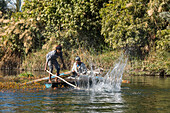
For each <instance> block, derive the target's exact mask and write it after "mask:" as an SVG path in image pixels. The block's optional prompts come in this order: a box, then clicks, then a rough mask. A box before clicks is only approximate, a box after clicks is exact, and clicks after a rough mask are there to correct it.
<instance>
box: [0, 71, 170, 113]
mask: <svg viewBox="0 0 170 113" xmlns="http://www.w3.org/2000/svg"><path fill="white" fill-rule="evenodd" d="M1 74H2V73H1ZM9 76H10V75H9ZM123 79H125V80H129V81H130V82H131V83H123V84H122V85H121V89H120V91H115V92H94V91H92V90H76V89H60V90H59V89H43V90H39V91H29V90H27V91H20V90H18V91H15V92H13V91H5V92H0V112H16V113H20V112H48V113H52V112H67V113H72V112H77V113H80V112H85V113H88V112H89V113H99V112H101V113H103V112H108V113H109V112H110V113H168V112H169V111H170V78H159V77H150V76H123ZM42 87H43V86H42Z"/></svg>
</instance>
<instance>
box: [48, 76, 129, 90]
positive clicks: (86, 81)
mask: <svg viewBox="0 0 170 113" xmlns="http://www.w3.org/2000/svg"><path fill="white" fill-rule="evenodd" d="M65 80H66V81H68V82H69V83H71V84H73V85H75V86H77V85H78V86H84V87H88V85H89V87H91V85H92V79H91V77H89V78H88V75H82V76H80V77H78V78H74V77H70V78H66V79H65ZM101 80H103V77H98V76H96V77H95V82H98V81H101ZM122 83H130V82H129V81H128V80H122ZM45 87H46V88H71V86H70V85H68V84H67V83H65V82H63V81H58V82H53V83H45Z"/></svg>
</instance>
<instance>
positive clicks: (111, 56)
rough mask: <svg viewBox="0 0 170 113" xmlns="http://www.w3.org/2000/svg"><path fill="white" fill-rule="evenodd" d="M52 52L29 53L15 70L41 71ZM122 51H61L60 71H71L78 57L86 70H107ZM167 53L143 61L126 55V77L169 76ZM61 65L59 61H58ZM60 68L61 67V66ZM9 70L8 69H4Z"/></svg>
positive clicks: (154, 53) (49, 49) (153, 53)
mask: <svg viewBox="0 0 170 113" xmlns="http://www.w3.org/2000/svg"><path fill="white" fill-rule="evenodd" d="M51 50H53V48H52V47H51V48H48V50H47V49H42V50H40V51H38V52H35V53H31V54H29V55H28V56H26V57H25V60H24V61H23V63H22V64H21V66H20V68H17V69H16V70H19V71H21V72H22V71H26V72H27V71H28V72H29V71H43V70H44V64H45V60H46V59H45V56H46V54H47V53H48V52H49V51H51ZM121 54H122V51H107V52H103V53H102V54H99V53H97V52H96V53H94V52H93V53H92V52H91V53H90V52H89V51H87V50H83V49H77V50H74V51H73V50H72V51H66V50H65V49H63V57H64V60H65V64H66V66H67V69H66V70H63V69H62V68H61V71H68V70H70V69H71V67H72V65H73V63H74V57H75V56H77V55H78V56H80V57H81V59H82V62H84V63H85V64H86V66H87V68H88V69H91V66H92V65H93V66H94V67H95V68H102V69H104V71H107V70H109V69H110V68H113V67H114V64H115V62H116V61H117V60H118V59H119V57H120V56H121ZM168 56H169V53H166V52H161V53H159V54H158V52H157V53H156V52H152V53H150V54H149V55H148V57H146V58H145V59H144V60H136V59H132V58H130V56H128V55H126V57H129V58H128V62H127V65H126V68H125V74H126V75H134V76H162V77H165V76H169V75H170V71H169V68H170V64H169V61H170V58H169V57H168ZM58 61H59V63H61V61H60V60H58ZM61 67H62V65H61ZM14 69H15V68H14ZM6 70H9V69H6Z"/></svg>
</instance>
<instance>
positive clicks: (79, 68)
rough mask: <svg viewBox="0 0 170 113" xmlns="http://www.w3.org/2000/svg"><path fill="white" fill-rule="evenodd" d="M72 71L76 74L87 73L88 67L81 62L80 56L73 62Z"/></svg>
mask: <svg viewBox="0 0 170 113" xmlns="http://www.w3.org/2000/svg"><path fill="white" fill-rule="evenodd" d="M72 73H73V75H74V76H80V75H85V74H86V73H87V68H86V66H85V64H84V63H83V62H81V60H80V57H79V56H76V58H75V63H74V64H73V68H72Z"/></svg>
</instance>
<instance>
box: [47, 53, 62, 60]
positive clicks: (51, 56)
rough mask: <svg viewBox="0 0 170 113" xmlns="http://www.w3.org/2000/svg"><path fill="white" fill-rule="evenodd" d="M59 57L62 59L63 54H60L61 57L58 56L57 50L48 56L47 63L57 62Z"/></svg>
mask: <svg viewBox="0 0 170 113" xmlns="http://www.w3.org/2000/svg"><path fill="white" fill-rule="evenodd" d="M58 56H60V58H61V59H62V58H63V57H62V52H61V53H60V55H57V52H56V50H53V51H50V52H49V53H48V54H47V55H46V62H49V60H51V61H52V60H56V59H57V58H58Z"/></svg>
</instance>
